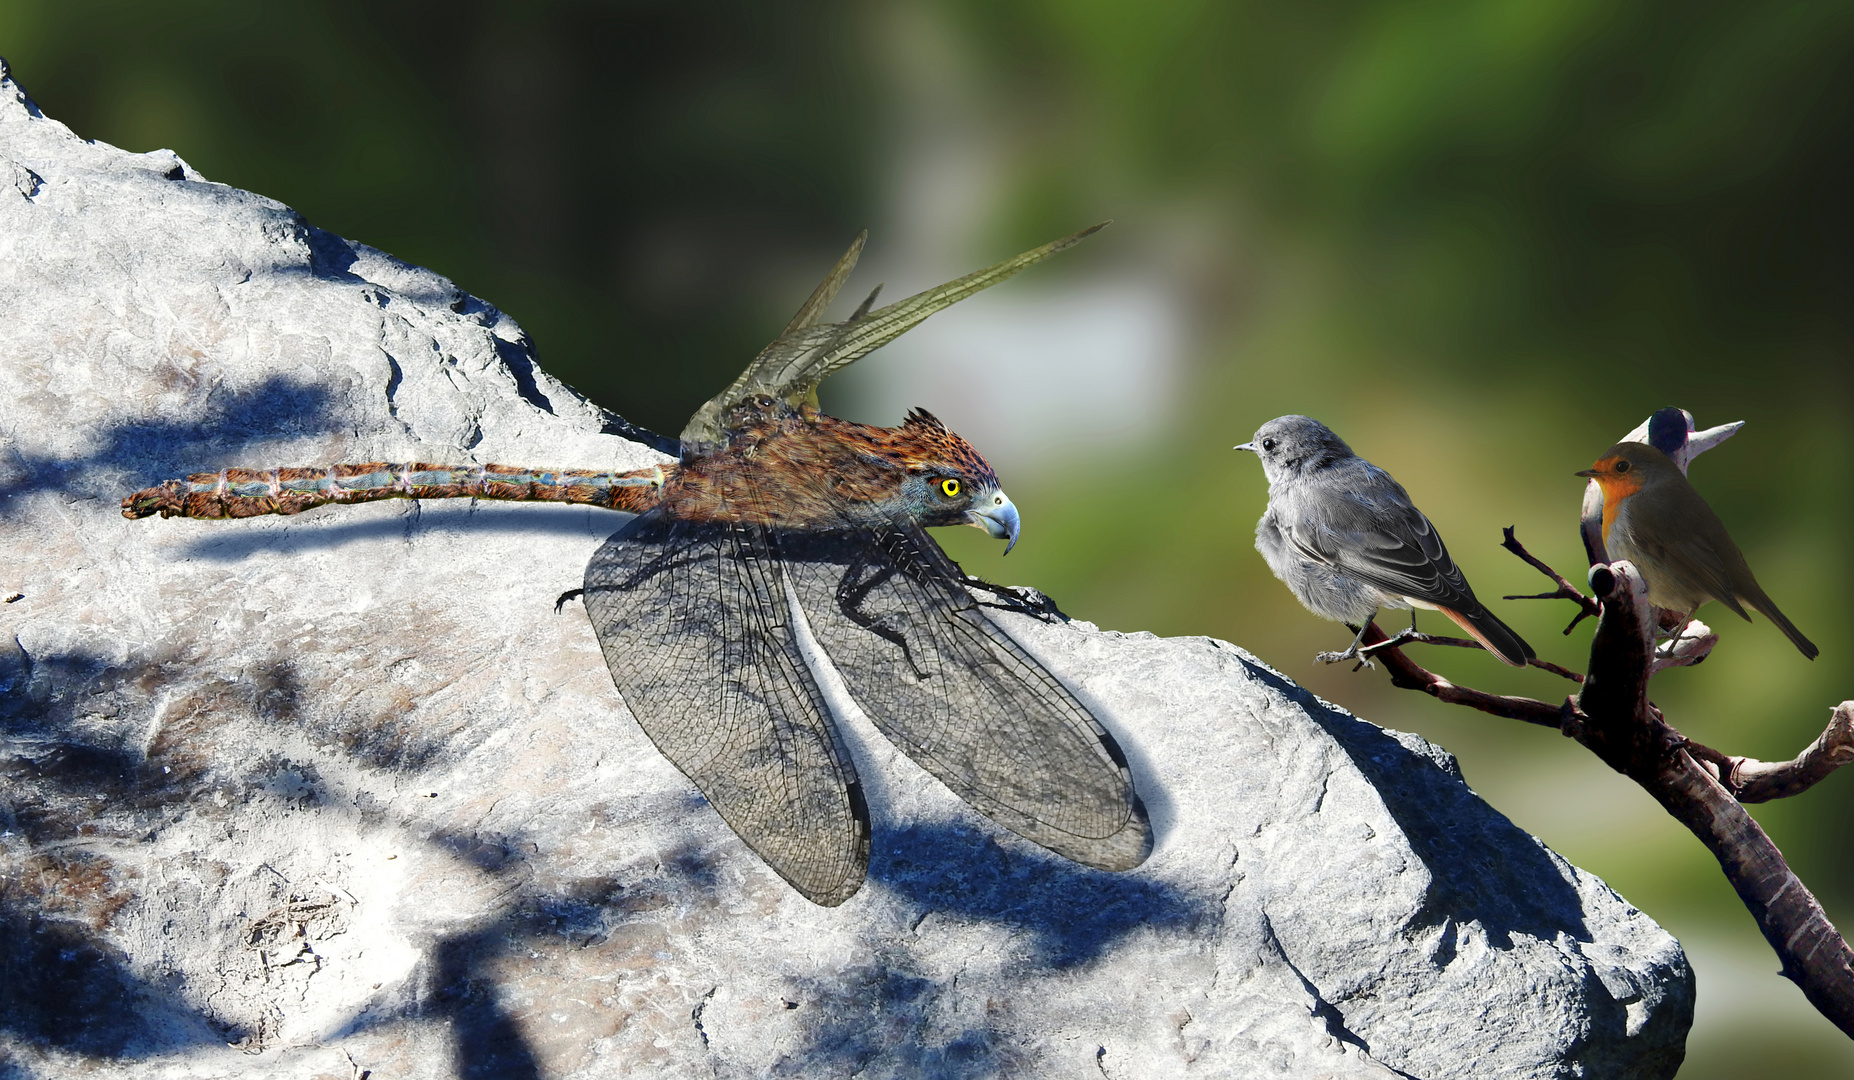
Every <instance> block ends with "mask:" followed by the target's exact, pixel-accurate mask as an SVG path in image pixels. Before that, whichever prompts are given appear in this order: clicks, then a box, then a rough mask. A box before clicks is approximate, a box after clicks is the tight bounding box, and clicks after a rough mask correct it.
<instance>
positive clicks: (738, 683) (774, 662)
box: [585, 514, 869, 906]
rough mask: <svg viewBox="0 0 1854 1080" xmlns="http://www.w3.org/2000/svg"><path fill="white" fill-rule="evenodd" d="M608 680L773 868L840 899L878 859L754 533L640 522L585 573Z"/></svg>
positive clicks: (852, 773) (781, 592) (811, 894)
mask: <svg viewBox="0 0 1854 1080" xmlns="http://www.w3.org/2000/svg"><path fill="white" fill-rule="evenodd" d="M585 590H586V591H585V600H586V610H587V612H588V614H590V615H591V616H592V626H593V630H594V631H595V632H596V633H597V635H598V639H599V648H600V649H601V650H603V652H604V653H605V663H606V665H607V666H608V667H610V668H611V673H612V682H613V683H615V684H616V685H617V687H618V692H619V693H620V694H622V695H624V700H625V704H626V705H627V706H629V708H630V710H631V713H632V715H634V716H635V717H637V722H638V723H639V724H640V725H641V726H642V727H643V729H644V732H645V733H646V734H648V735H649V736H650V740H651V741H652V742H654V743H655V744H656V746H657V749H659V750H661V751H662V752H663V756H664V757H667V758H669V759H670V761H671V762H673V763H674V764H675V765H676V767H677V768H679V769H681V770H682V771H683V773H684V774H685V775H687V776H688V777H689V779H690V780H693V781H694V782H695V786H696V787H697V788H699V789H701V792H702V794H703V795H705V796H707V798H708V801H709V803H711V804H712V805H713V806H714V808H715V809H716V810H717V811H718V812H719V813H720V814H721V817H722V819H723V820H724V821H726V822H727V823H728V825H729V826H730V827H732V828H733V830H734V832H735V833H737V834H739V836H740V838H741V839H742V840H744V841H746V844H747V846H748V847H750V848H752V849H753V851H754V852H755V853H756V854H758V855H759V856H760V858H762V859H764V860H765V861H766V864H767V865H768V866H771V867H772V868H773V870H774V871H776V872H777V873H778V874H779V876H780V877H783V878H784V879H785V880H787V881H789V882H791V884H792V887H793V888H795V889H797V890H798V891H799V892H800V893H802V894H804V896H805V897H806V898H807V899H809V900H811V901H813V902H814V903H818V904H822V905H825V906H834V905H837V904H841V903H842V902H843V901H845V900H847V899H849V898H850V897H851V896H852V895H854V894H855V892H856V890H857V889H858V888H860V887H861V886H862V882H863V874H864V872H865V870H866V869H867V867H868V864H869V811H868V808H867V807H866V806H865V804H864V802H863V794H862V788H861V785H860V784H858V782H857V779H856V769H855V766H854V765H853V764H852V763H851V761H850V757H849V755H848V754H847V753H846V752H845V750H844V747H843V744H842V742H841V741H840V740H839V739H838V737H837V732H836V729H835V728H834V727H833V726H832V723H831V721H830V719H829V717H828V713H827V712H826V705H825V701H824V698H823V695H822V694H821V693H820V692H819V690H818V686H817V683H816V681H815V680H814V679H813V678H812V675H811V672H810V669H808V668H807V667H806V666H805V662H804V658H803V656H802V654H801V653H800V652H799V649H798V643H797V640H796V639H795V638H794V636H793V633H792V625H791V619H790V607H789V604H788V601H787V597H786V592H785V588H784V585H783V584H782V583H781V580H780V577H779V570H778V564H777V562H776V561H774V559H773V558H772V557H771V554H770V552H769V551H768V548H767V543H766V539H765V535H764V533H763V532H762V531H761V530H760V529H758V528H756V527H753V526H743V525H727V524H691V523H688V522H678V521H671V520H668V519H667V518H664V517H662V516H660V515H656V514H645V515H643V516H641V517H638V518H636V519H635V520H633V521H632V522H631V523H630V524H628V525H626V526H625V527H624V528H623V529H620V530H619V531H618V532H617V533H615V534H614V535H613V536H612V538H611V539H609V540H607V541H606V542H605V544H604V545H603V546H602V547H600V548H599V550H598V552H597V553H596V554H594V555H593V557H592V561H591V562H590V563H589V564H587V566H586V584H585Z"/></svg>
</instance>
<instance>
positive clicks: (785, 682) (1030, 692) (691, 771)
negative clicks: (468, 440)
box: [122, 225, 1152, 905]
mask: <svg viewBox="0 0 1854 1080" xmlns="http://www.w3.org/2000/svg"><path fill="white" fill-rule="evenodd" d="M1100 227H1101V226H1099V225H1097V226H1095V227H1094V228H1091V229H1087V230H1084V231H1082V232H1079V233H1076V234H1075V235H1073V236H1069V237H1065V238H1063V239H1061V240H1057V241H1055V242H1054V243H1050V244H1045V245H1043V246H1042V247H1039V248H1036V249H1035V250H1032V251H1028V252H1025V253H1024V254H1022V255H1019V256H1017V257H1016V258H1013V259H1007V260H1005V261H1004V262H1001V263H998V264H997V265H995V266H992V267H988V268H987V269H984V270H980V271H978V272H977V273H974V274H970V275H967V276H966V277H963V278H960V279H959V280H957V281H952V282H948V283H947V284H945V285H942V286H939V287H938V288H935V289H929V290H927V291H926V292H923V293H919V294H917V295H915V296H911V297H908V298H907V299H905V300H901V301H899V302H897V303H894V304H890V305H888V306H886V307H882V308H875V307H874V301H875V294H874V293H872V294H870V297H869V299H868V300H865V301H864V302H863V304H862V305H861V306H860V307H858V308H857V309H856V311H855V313H854V314H853V315H852V316H851V317H850V318H849V319H847V320H845V321H843V322H840V323H825V322H821V321H820V320H821V318H822V316H823V313H824V309H825V308H826V307H827V306H828V305H829V304H830V302H831V300H832V299H833V298H834V297H835V296H836V294H837V291H838V290H839V289H840V288H841V287H842V285H843V283H844V282H845V281H846V280H847V279H848V278H849V275H850V271H851V269H852V268H853V267H854V266H855V264H856V260H857V256H858V255H859V254H860V253H861V251H862V247H863V243H864V239H865V238H866V236H867V234H864V236H859V237H858V238H857V240H856V242H855V243H854V244H853V245H851V247H850V249H849V251H847V252H846V253H845V254H844V256H843V258H841V259H840V260H838V262H837V265H836V266H835V267H834V268H833V269H832V270H831V272H830V274H829V275H828V276H827V277H826V278H825V279H824V281H823V283H822V284H820V285H819V286H818V287H817V289H816V290H815V291H814V292H813V293H812V294H811V296H810V298H809V299H807V300H806V301H805V303H804V305H803V306H802V307H800V308H799V310H798V313H797V314H796V315H795V316H794V317H793V318H792V321H791V323H790V324H788V325H787V326H786V328H785V331H784V332H783V333H781V334H780V336H779V337H778V338H777V339H776V340H774V341H773V342H772V343H771V344H770V345H768V346H766V348H765V349H763V350H762V351H761V352H760V354H759V355H758V356H757V357H755V358H754V360H753V362H752V363H751V364H749V365H748V366H747V369H746V370H745V371H743V372H742V373H741V374H740V376H739V377H738V378H736V379H735V380H734V382H733V383H732V384H730V385H729V386H728V388H727V389H726V390H724V391H723V392H722V393H720V394H718V395H716V396H715V397H714V398H713V399H711V400H710V401H709V402H707V403H706V404H704V405H703V406H702V407H701V408H700V409H698V410H697V411H696V413H695V415H694V416H692V417H691V418H690V419H689V423H688V425H687V426H686V427H685V428H684V430H683V432H682V441H681V448H682V454H681V459H680V460H679V461H677V462H675V463H673V464H666V465H660V466H653V467H651V468H647V469H640V470H634V471H631V472H625V473H609V472H597V471H593V470H549V469H530V468H517V467H513V466H505V465H493V464H491V465H469V466H454V465H431V464H425V463H421V462H410V463H404V464H389V463H384V462H370V463H367V464H362V465H332V466H328V467H324V468H307V469H305V468H279V469H262V470H259V469H225V470H222V471H220V472H217V473H201V474H196V475H194V476H190V477H188V478H187V479H186V480H184V481H183V480H170V481H168V482H167V483H165V484H162V485H160V486H158V487H153V488H148V489H146V490H143V491H138V492H136V493H135V494H133V495H131V496H129V497H128V498H126V499H124V500H123V503H122V507H123V510H122V512H123V514H124V516H127V517H131V518H138V517H147V516H150V515H153V514H160V515H162V516H163V517H175V516H180V517H200V518H238V517H252V516H255V515H259V514H296V513H300V512H302V511H304V510H307V509H310V508H312V507H316V506H321V505H323V504H325V503H348V502H369V501H373V500H376V499H395V498H405V499H443V498H475V499H507V500H515V501H527V502H570V503H580V504H584V505H589V506H599V507H604V508H606V509H610V510H619V511H626V512H629V513H631V514H633V515H635V516H634V517H633V518H632V520H631V521H630V522H629V523H628V524H626V525H625V526H624V527H623V528H621V529H619V530H618V532H616V533H615V534H613V536H612V537H611V538H610V539H609V540H607V541H606V542H605V544H604V545H603V546H601V547H600V548H599V550H598V552H597V553H596V554H594V555H593V557H592V561H591V562H590V563H589V564H588V565H587V567H586V576H585V583H584V589H583V594H582V595H583V598H584V600H585V604H586V610H587V613H588V614H589V615H590V617H591V619H592V624H593V629H594V632H595V633H596V635H597V637H598V640H599V645H600V648H601V650H602V651H603V652H604V654H605V660H606V664H607V666H608V667H609V668H610V669H611V674H612V680H613V682H614V684H615V685H616V686H617V687H618V690H619V692H620V693H621V694H622V695H623V697H624V699H625V702H626V704H627V705H629V706H630V709H631V712H632V714H633V715H634V716H635V717H636V718H637V721H638V723H639V724H640V725H641V726H642V727H643V729H644V731H645V733H646V734H648V735H649V736H650V738H651V740H652V741H653V742H654V743H655V744H656V745H657V747H658V749H660V750H661V751H662V752H663V753H664V755H665V756H666V757H668V758H669V759H670V760H671V761H672V762H674V763H675V764H676V765H677V767H678V768H680V769H682V771H683V773H684V774H685V775H687V776H688V777H689V779H690V780H692V781H693V782H694V783H695V785H696V786H697V787H698V788H699V789H700V790H701V791H702V793H703V795H705V796H707V798H708V801H709V803H710V804H711V805H712V806H713V807H714V808H715V809H716V811H717V812H719V813H720V814H721V816H722V818H723V819H724V820H725V821H727V823H728V824H729V825H730V826H731V827H732V828H733V829H734V831H735V832H736V833H737V834H738V835H739V836H740V838H741V839H742V840H743V841H745V842H746V844H747V845H748V846H749V847H750V848H752V849H753V850H754V851H755V852H756V853H757V854H758V855H759V856H760V857H761V858H762V859H764V860H765V861H766V863H767V865H769V866H770V867H772V869H773V870H774V871H776V872H777V873H778V874H779V875H780V876H781V877H783V878H785V880H786V881H788V882H790V883H791V884H792V886H793V887H794V888H796V889H797V890H798V891H799V892H800V893H802V894H803V895H804V896H805V897H807V898H808V899H810V900H812V901H813V902H815V903H819V904H824V905H833V904H839V903H842V902H843V901H844V900H846V899H848V898H849V897H850V896H852V895H854V894H855V892H856V891H857V889H858V888H860V887H861V885H862V881H863V876H864V873H865V870H866V867H867V864H868V859H869V839H870V823H869V811H868V807H867V806H866V805H865V803H864V800H863V795H862V785H861V784H860V782H859V781H858V780H857V777H856V771H855V767H854V765H853V764H852V763H851V761H850V757H849V755H848V753H847V752H846V751H845V749H844V746H843V742H842V739H841V737H840V736H839V734H838V732H837V730H836V727H835V724H834V723H833V721H832V720H831V718H830V714H829V710H828V707H827V705H826V702H825V700H824V697H823V694H822V693H821V691H820V690H819V683H820V680H819V679H818V678H817V676H816V675H815V674H814V673H813V671H812V670H811V668H810V663H811V662H812V661H810V660H808V659H807V655H806V650H805V649H804V648H802V647H801V642H800V640H799V632H798V630H797V629H796V626H797V625H798V624H800V623H802V624H804V625H805V626H807V627H808V629H809V631H810V635H811V637H812V639H813V640H814V641H815V643H816V645H818V646H819V647H821V650H822V652H823V653H824V654H825V655H827V656H828V657H829V659H830V661H831V663H832V665H833V666H834V667H835V668H836V669H837V671H838V673H839V674H840V675H841V676H842V677H843V680H844V683H845V685H846V686H847V687H848V689H849V691H850V693H851V695H852V696H853V697H855V698H856V700H857V701H858V703H859V704H861V706H862V708H863V711H864V712H865V713H867V714H868V715H869V717H870V719H871V720H872V721H874V723H875V725H876V727H877V728H878V729H880V730H881V731H882V733H883V734H884V735H886V736H887V737H888V738H889V739H890V740H892V741H893V742H894V743H895V744H896V745H897V746H898V747H900V748H901V749H902V751H904V752H905V753H907V754H908V755H909V756H910V757H912V758H913V759H914V760H915V761H916V762H918V763H919V764H920V765H922V766H923V767H924V768H926V769H927V770H928V771H929V772H931V773H932V774H933V775H934V776H936V777H938V778H939V779H940V780H941V781H942V782H943V783H945V784H946V786H947V787H948V788H950V789H951V790H952V791H953V792H954V793H956V794H958V795H959V796H960V797H961V798H963V799H965V800H966V801H967V802H968V803H970V804H972V805H973V806H974V807H975V808H977V809H978V810H979V811H980V812H981V813H984V814H986V815H988V816H990V817H991V818H992V819H993V820H994V821H996V822H998V823H999V824H1001V825H1003V826H1005V827H1006V828H1008V829H1010V830H1012V831H1014V832H1016V833H1018V834H1019V835H1021V836H1023V837H1025V838H1027V839H1030V840H1032V841H1035V842H1036V843H1038V844H1041V845H1043V846H1044V847H1046V848H1048V849H1050V850H1051V851H1054V852H1056V853H1058V854H1060V855H1064V856H1066V857H1068V858H1070V859H1074V860H1076V861H1077V862H1081V863H1084V864H1086V865H1089V866H1094V867H1098V868H1101V869H1106V870H1126V869H1130V868H1131V867H1134V866H1137V865H1139V863H1141V862H1142V861H1144V859H1145V857H1146V855H1147V853H1148V852H1149V851H1150V850H1151V848H1152V829H1151V826H1150V824H1149V823H1148V822H1147V818H1146V812H1145V808H1144V806H1143V805H1142V804H1141V802H1140V799H1139V796H1138V795H1137V794H1136V793H1135V792H1134V790H1133V782H1132V777H1131V773H1130V772H1129V770H1128V768H1127V760H1126V756H1125V754H1124V753H1122V751H1121V749H1120V746H1119V744H1118V743H1116V742H1115V740H1114V737H1113V736H1112V735H1111V734H1109V733H1108V731H1107V729H1106V728H1105V727H1103V726H1102V725H1101V723H1100V721H1099V720H1097V719H1096V718H1095V716H1094V715H1093V714H1092V713H1091V712H1090V711H1089V710H1088V708H1087V706H1085V705H1083V704H1082V703H1081V702H1080V701H1079V700H1078V699H1077V698H1076V697H1075V695H1074V694H1073V693H1072V692H1070V691H1069V689H1068V688H1067V687H1066V686H1064V685H1063V684H1062V682H1061V681H1060V680H1058V679H1057V678H1056V677H1055V676H1053V675H1052V674H1050V672H1049V671H1048V670H1047V669H1045V668H1044V667H1043V666H1042V664H1041V663H1039V662H1038V661H1037V660H1036V659H1035V658H1034V657H1032V656H1031V655H1030V654H1029V653H1028V652H1026V651H1025V650H1024V649H1023V647H1022V646H1020V645H1018V644H1017V642H1016V641H1014V640H1012V639H1011V637H1010V636H1009V635H1008V634H1006V633H1005V632H1004V631H1003V630H1002V629H1001V628H1000V627H999V626H998V625H996V624H995V623H993V622H992V621H991V619H990V618H989V617H988V616H987V615H986V614H985V612H984V610H983V609H984V607H985V606H987V605H981V604H980V603H978V602H977V601H976V600H975V599H974V597H973V595H972V592H971V591H970V589H969V588H968V585H969V580H970V579H968V578H967V577H966V576H965V575H964V574H963V573H962V572H961V571H960V569H959V567H958V565H957V564H955V563H954V562H953V561H952V560H951V559H949V558H947V557H946V554H945V553H944V552H942V551H941V550H940V548H939V545H937V544H935V543H934V541H933V540H932V539H931V538H930V537H929V536H928V534H927V532H926V528H927V527H932V526H941V525H962V524H964V525H974V526H977V527H979V528H982V529H984V530H985V531H986V532H987V533H988V534H989V535H991V536H992V537H994V538H997V539H1003V540H1006V541H1007V544H1008V543H1015V542H1016V539H1017V535H1018V530H1019V519H1018V513H1017V508H1016V507H1015V506H1014V505H1012V503H1011V501H1010V500H1009V499H1008V498H1006V497H1005V495H1004V492H1003V490H1002V489H1001V488H1000V486H999V484H998V478H997V476H996V475H995V474H994V473H993V472H992V469H991V466H990V465H989V464H987V463H986V461H985V459H984V458H983V457H982V456H980V454H979V453H978V451H977V450H976V449H974V448H973V447H972V445H971V444H970V443H967V442H966V441H965V440H964V439H961V438H960V437H959V436H957V435H955V434H953V433H952V432H951V431H949V430H947V428H946V427H945V425H943V424H941V423H940V421H939V420H937V419H935V418H934V417H933V416H932V415H931V414H929V413H927V412H925V411H923V410H916V411H914V412H912V413H910V414H909V415H908V417H907V419H906V420H905V422H903V423H902V424H901V426H900V427H896V428H881V427H872V426H868V425H864V424H853V423H849V422H847V421H843V420H838V419H835V418H833V417H829V416H825V415H824V414H822V413H821V412H819V411H818V407H817V387H818V384H819V383H820V382H822V381H823V379H824V378H825V377H826V376H828V375H830V374H831V373H832V372H834V371H837V370H840V369H841V368H843V367H845V366H847V365H848V364H850V363H852V362H854V361H855V360H856V359H858V358H859V357H862V356H865V355H867V354H868V353H870V352H873V351H874V350H876V349H877V348H880V347H881V346H882V345H885V344H887V343H888V342H890V341H892V340H894V339H895V338H896V337H898V336H900V335H901V334H903V333H905V332H906V331H907V330H908V329H910V328H911V327H913V326H915V325H917V324H918V323H920V322H921V320H923V319H925V318H927V317H928V316H929V315H932V314H933V313H934V312H936V311H939V310H941V309H942V308H945V307H947V306H949V305H951V304H954V303H956V302H958V301H959V300H962V299H964V298H965V297H967V296H970V295H972V294H973V293H976V292H978V291H979V290H981V289H985V288H988V287H990V286H992V285H995V284H997V283H998V282H1001V281H1003V280H1005V279H1006V278H1009V277H1011V276H1012V275H1014V274H1016V273H1017V272H1019V271H1021V270H1023V269H1024V268H1026V267H1028V266H1030V265H1032V264H1034V263H1037V262H1040V261H1041V260H1043V259H1045V258H1048V257H1049V256H1050V255H1052V254H1054V253H1056V252H1057V251H1060V250H1062V249H1063V248H1066V247H1069V246H1071V245H1073V244H1075V243H1077V242H1078V241H1080V240H1082V239H1083V238H1084V237H1086V236H1088V235H1090V234H1091V233H1093V232H1095V231H1096V230H1097V229H1099V228H1100ZM878 291H879V290H878ZM1006 550H1007V551H1008V550H1009V547H1008V546H1007V547H1006ZM562 599H563V600H564V599H565V598H564V597H563V598H562Z"/></svg>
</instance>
